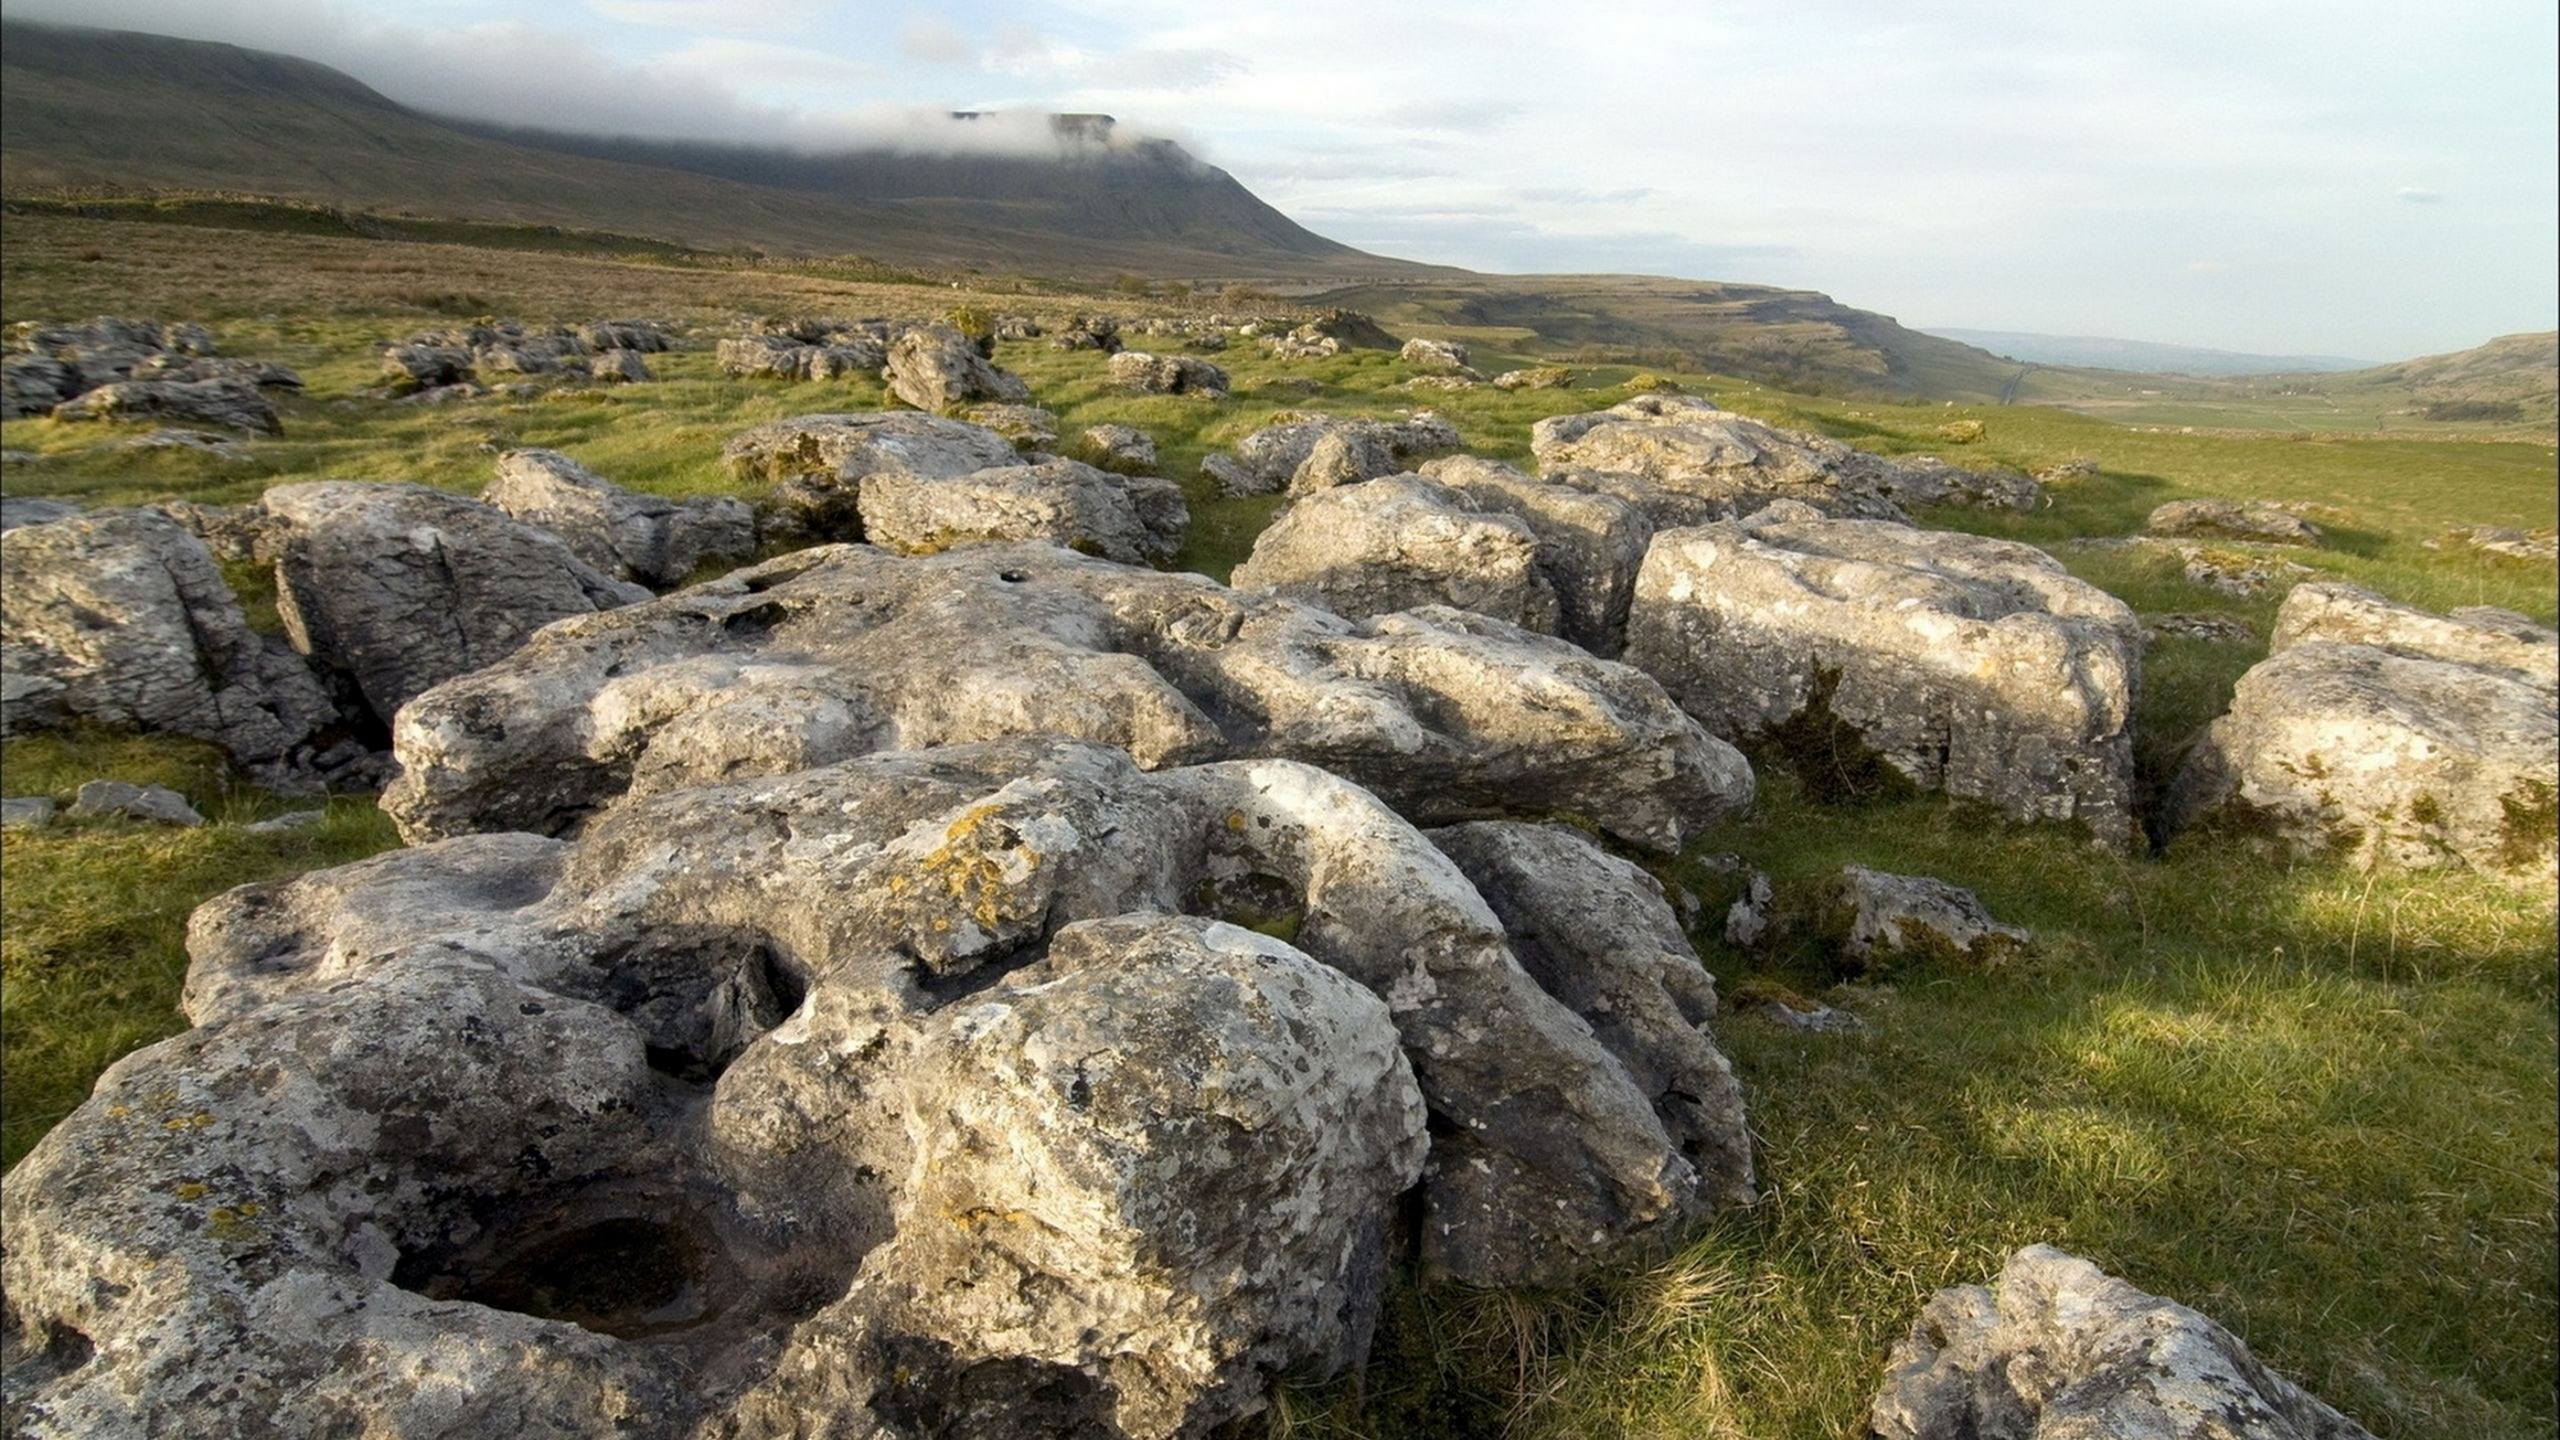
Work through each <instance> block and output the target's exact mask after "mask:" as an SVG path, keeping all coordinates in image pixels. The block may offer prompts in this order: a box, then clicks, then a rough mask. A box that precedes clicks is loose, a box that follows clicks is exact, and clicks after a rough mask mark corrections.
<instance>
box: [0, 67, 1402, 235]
mask: <svg viewBox="0 0 2560 1440" xmlns="http://www.w3.org/2000/svg"><path fill="white" fill-rule="evenodd" d="M5 39H6V46H5V60H0V78H5V85H0V184H5V187H6V189H7V191H8V193H9V194H11V195H13V196H20V195H29V194H39V193H61V192H65V191H82V190H114V191H134V190H140V191H169V190H185V191H194V192H205V191H221V192H232V193H238V194H249V195H257V196H268V197H277V198H283V199H292V200H301V201H311V202H318V203H322V204H327V205H334V206H341V207H345V208H349V209H363V210H381V211H391V212H400V213H410V214H428V215H435V216H440V217H449V218H459V219H476V220H500V221H516V222H527V223H534V224H544V225H559V226H566V227H572V228H579V229H593V230H603V231H610V232H615V233H619V234H625V235H635V236H647V237H651V238H654V239H660V240H667V241H673V242H676V243H679V244H684V245H691V246H698V247H703V248H719V249H758V250H771V251H778V252H782V253H798V254H844V253H848V252H858V253H862V254H865V255H869V256H872V257H875V258H880V259H887V260H894V261H897V262H900V263H905V264H924V265H940V266H952V267H996V268H1006V269H1016V270H1035V271H1042V272H1054V273H1061V274H1088V275H1090V274H1102V275H1109V274H1112V273H1115V272H1118V271H1135V272H1138V273H1142V274H1147V275H1150V276H1160V277H1161V276H1202V277H1223V276H1253V277H1258V278H1259V277H1297V278H1324V277H1337V278H1349V277H1351V276H1355V275H1365V274H1370V273H1379V272H1417V271H1423V270H1424V269H1425V267H1421V266H1416V265H1412V264H1410V263H1409V262H1405V261H1398V260H1390V259H1386V258H1383V257H1380V256H1375V255H1369V254H1365V253H1363V252H1361V251H1358V250H1354V249H1352V248H1351V247H1349V246H1347V245H1341V244H1338V243H1336V242H1334V241H1331V240H1327V239H1325V238H1324V237H1323V236H1321V235H1317V234H1315V233H1314V232H1313V231H1310V230H1308V229H1306V228H1305V227H1304V226H1301V225H1299V224H1297V223H1296V222H1295V221H1293V220H1291V219H1289V218H1288V217H1287V216H1285V215H1283V214H1281V213H1280V212H1279V211H1277V210H1275V209H1273V208H1272V207H1270V206H1269V205H1266V204H1264V203H1263V202H1262V201H1261V200H1260V199H1258V198H1256V197H1255V196H1254V194H1253V193H1252V192H1251V191H1249V190H1247V189H1245V187H1244V186H1242V185H1240V184H1238V183H1237V182H1236V180H1235V178H1234V177H1233V176H1230V175H1228V174H1227V173H1226V172H1225V171H1223V170H1220V169H1218V168H1216V167H1215V166H1212V165H1207V164H1203V163H1201V162H1200V161H1199V160H1198V159H1196V158H1194V157H1193V156H1191V155H1190V154H1188V153H1186V152H1185V151H1184V150H1183V149H1182V148H1181V147H1180V146H1179V145H1176V144H1173V143H1172V142H1170V141H1164V140H1151V139H1144V138H1131V137H1124V136H1120V135H1117V134H1114V133H1113V127H1111V126H1110V125H1109V122H1108V120H1107V118H1106V117H1093V116H1082V117H1058V120H1059V121H1062V122H1065V123H1064V124H1063V125H1060V126H1059V127H1058V134H1057V139H1058V141H1059V143H1058V145H1057V146H1056V148H1055V150H1054V153H1050V154H1007V153H983V154H981V153H961V154H925V153H913V154H910V153H901V152H897V151H891V150H862V151H845V152H838V153H833V154H814V155H812V154H801V153H796V152H793V151H790V150H786V149H784V148H782V147H779V146H776V147H771V148H764V147H754V146H729V145H713V144H686V143H672V144H671V143H659V142H648V141H635V140H621V139H606V138H594V137H584V136H570V135H560V134H552V133H548V132H535V131H516V130H506V129H503V128H499V127H493V126H486V125H479V124H475V123H471V122H462V121H454V120H449V119H445V118H442V117H438V116H434V115H428V114H424V113H421V112H419V111H417V110H413V109H410V108H408V107H407V106H404V105H400V104H398V103H396V102H394V101H392V100H390V99H388V98H387V97H385V96H383V95H381V94H380V93H378V92H376V91H374V90H373V89H371V88H369V87H367V86H366V85H364V84H362V83H361V82H359V81H357V80H355V79H354V78H352V77H350V76H347V75H345V74H342V73H340V72H339V71H336V70H332V69H330V68H329V67H327V66H325V65H318V64H314V63H312V62H310V61H307V60H301V59H296V58H294V57H292V56H287V55H277V54H270V53H266V52H262V51H256V50H247V49H242V48H240V47H238V46H234V45H220V44H211V43H207V42H202V41H193V40H178V39H171V38H168V37H165V36H157V35H142V34H133V33H126V32H111V31H101V30H81V29H68V28H60V27H54V26H41V25H32V24H25V23H12V24H9V25H7V26H6V27H5Z"/></svg>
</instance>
